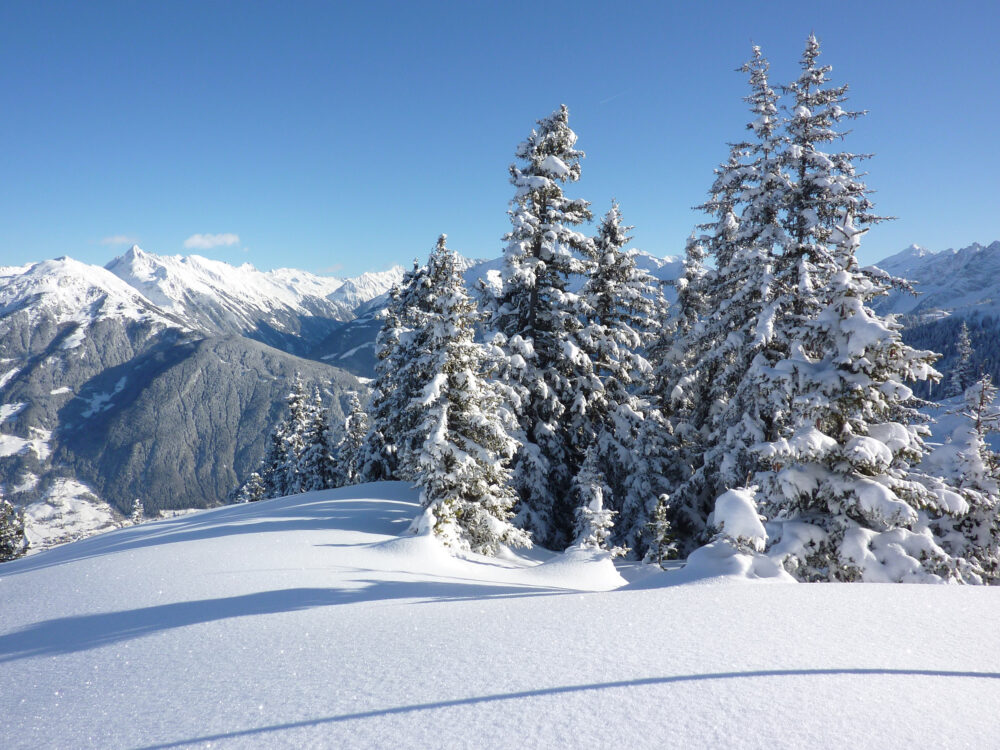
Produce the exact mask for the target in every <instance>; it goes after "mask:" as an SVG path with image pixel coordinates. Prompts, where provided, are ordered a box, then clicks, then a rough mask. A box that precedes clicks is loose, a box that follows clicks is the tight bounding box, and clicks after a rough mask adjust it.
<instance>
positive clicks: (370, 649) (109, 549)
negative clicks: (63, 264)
mask: <svg viewBox="0 0 1000 750" xmlns="http://www.w3.org/2000/svg"><path fill="white" fill-rule="evenodd" d="M415 513H416V506H415V504H414V493H413V492H412V491H410V490H409V489H407V488H406V487H405V486H403V485H400V484H378V485H364V486H362V487H355V488H347V489H342V490H332V491H325V492H318V493H311V494H307V495H299V496H296V497H292V498H284V499H281V500H273V501H266V502H261V503H256V504H252V505H243V506H231V507H227V508H221V509H217V510H213V511H206V512H202V513H196V514H192V515H189V516H185V517H181V518H176V519H172V520H168V521H161V522H156V523H146V524H142V525H140V526H135V527H130V528H127V529H123V530H120V531H116V532H112V533H108V534H104V535H101V536H98V537H93V538H90V539H86V540H84V541H81V542H76V543H74V544H69V545H66V546H63V547H59V548H57V549H54V550H50V551H48V552H44V553H41V554H38V555H35V556H32V557H29V558H26V559H22V560H19V561H16V562H13V563H6V564H3V565H0V602H2V608H0V737H2V738H3V747H4V748H6V749H7V750H10V749H11V748H37V747H63V748H69V747H72V748H90V747H93V748H116V747H129V748H137V747H209V746H211V747H223V748H226V747H267V748H274V747H288V748H303V747H330V748H374V747H379V748H381V747H393V748H411V747H412V748H430V747H441V748H444V747H447V748H465V747H469V748H472V747H476V748H478V747H486V748H490V747H496V748H517V747H521V748H529V747H530V748H535V747H552V748H561V747H611V746H617V747H684V748H689V747H703V748H718V747H725V748H744V747H745V748H783V747H788V748H801V747H811V748H912V747H949V748H951V747H972V748H985V747H996V743H997V716H998V713H1000V629H998V628H997V626H996V623H997V622H998V620H1000V592H998V591H996V590H991V589H985V588H972V587H968V588H963V587H958V586H939V587H935V586H904V585H873V584H869V585H834V584H816V585H746V584H741V583H736V582H735V579H731V580H729V581H728V582H727V580H726V579H724V578H711V577H708V578H703V579H701V584H700V585H699V584H698V583H689V584H687V585H674V586H668V585H666V584H669V583H671V582H672V581H676V580H691V579H690V577H687V578H685V576H682V575H680V574H678V573H670V572H668V573H652V574H648V573H647V574H644V571H643V570H642V569H640V567H639V566H634V565H633V566H629V565H625V566H622V567H621V568H620V570H621V572H622V573H623V574H624V575H625V576H626V577H627V578H639V579H641V580H639V581H637V583H636V584H635V585H631V586H625V587H623V588H620V589H618V590H610V591H594V589H607V588H609V587H610V586H614V585H616V584H619V583H621V582H622V581H621V579H619V578H618V576H617V574H616V573H615V572H614V570H612V569H611V568H610V565H611V563H610V562H609V561H608V560H607V559H592V558H583V559H580V558H572V557H571V558H569V559H567V558H565V557H564V556H561V555H551V554H549V553H546V552H543V551H538V552H535V553H528V554H527V555H518V556H514V555H508V556H506V557H505V558H503V559H501V560H489V559H486V558H479V557H471V558H468V559H457V558H454V557H451V556H450V555H448V554H447V553H446V552H445V551H444V550H442V549H441V548H440V547H439V546H438V545H437V543H436V542H435V541H434V540H433V539H430V538H427V537H402V538H401V537H398V536H397V535H398V534H400V533H402V532H403V531H404V530H405V529H406V528H407V526H408V524H409V522H410V520H411V518H412V517H413V516H414V514H415ZM659 583H662V584H664V585H656V584H659Z"/></svg>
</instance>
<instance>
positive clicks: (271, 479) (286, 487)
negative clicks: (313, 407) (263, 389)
mask: <svg viewBox="0 0 1000 750" xmlns="http://www.w3.org/2000/svg"><path fill="white" fill-rule="evenodd" d="M285 402H286V404H287V406H288V416H286V417H285V419H284V420H282V421H281V422H279V423H278V425H277V426H276V427H275V429H274V432H273V433H271V441H270V445H269V447H268V450H267V453H266V454H265V456H264V461H263V471H262V472H261V479H262V480H263V483H264V494H265V495H266V496H267V497H285V496H286V495H295V494H298V493H299V492H303V491H304V489H303V479H304V477H303V475H302V471H301V465H300V461H301V458H302V455H303V452H304V450H305V447H306V443H305V436H306V433H307V431H308V427H309V423H310V421H311V420H310V417H311V414H310V409H309V405H308V404H307V403H306V393H305V386H304V385H303V384H302V379H301V378H300V377H299V376H298V375H296V376H295V381H294V382H293V384H292V390H291V392H289V394H288V396H287V397H286V399H285Z"/></svg>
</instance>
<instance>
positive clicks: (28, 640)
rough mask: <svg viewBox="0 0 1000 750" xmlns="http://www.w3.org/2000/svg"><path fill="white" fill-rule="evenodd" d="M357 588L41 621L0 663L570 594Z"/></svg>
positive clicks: (10, 639)
mask: <svg viewBox="0 0 1000 750" xmlns="http://www.w3.org/2000/svg"><path fill="white" fill-rule="evenodd" d="M357 583H358V584H359V587H358V588H352V589H327V588H294V589H280V590H276V591H261V592H257V593H253V594H244V595H242V596H231V597H224V598H217V599H202V600H198V601H190V602H174V603H171V604H160V605H156V606H153V607H141V608H139V609H127V610H123V611H119V612H102V613H99V614H88V615H74V616H69V617H59V618H55V619H52V620H44V621H42V622H38V623H34V624H32V625H28V626H26V627H24V628H21V629H20V630H16V631H14V632H11V633H7V634H5V635H0V663H4V662H9V661H15V660H18V659H27V658H31V657H35V656H58V655H61V654H71V653H75V652H78V651H86V650H89V649H93V648H99V647H101V646H107V645H111V644H115V643H120V642H123V641H129V640H132V639H135V638H141V637H143V636H147V635H152V634H154V633H158V632H162V631H167V630H172V629H174V628H181V627H186V626H188V625H199V624H201V623H206V622H214V621H218V620H226V619H229V618H233V617H246V616H250V615H272V614H281V613H284V612H297V611H300V610H305V609H313V608H316V607H329V606H334V605H341V604H354V603H358V602H366V601H372V600H391V599H422V600H427V601H431V602H438V601H465V600H470V599H477V600H479V599H499V598H513V597H524V596H551V595H554V594H565V593H569V592H567V590H566V589H556V588H548V587H542V586H495V585H490V584H484V583H478V582H477V583H466V582H462V581H460V580H453V581H384V580H359V581H357Z"/></svg>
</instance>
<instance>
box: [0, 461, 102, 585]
mask: <svg viewBox="0 0 1000 750" xmlns="http://www.w3.org/2000/svg"><path fill="white" fill-rule="evenodd" d="M24 516H25V525H24V531H25V535H26V536H27V538H28V541H29V542H30V543H31V547H30V548H29V550H28V553H29V554H33V553H36V552H39V551H41V550H44V549H48V548H49V547H54V546H56V545H59V544H64V543H66V542H71V541H74V540H77V539H82V538H84V537H89V536H92V535H94V534H99V533H101V532H103V531H108V530H110V529H113V528H116V527H117V521H116V520H115V515H114V511H112V510H111V506H109V505H108V504H107V503H105V502H102V501H100V500H98V499H97V497H96V496H95V495H94V493H93V492H92V491H91V489H90V488H89V487H88V486H87V485H85V484H83V483H82V482H79V481H77V480H75V479H66V478H60V479H56V480H55V481H53V482H52V484H51V485H50V486H49V487H48V488H47V489H46V491H45V492H44V494H43V495H42V497H41V499H39V500H37V501H35V502H33V503H30V504H29V505H28V506H27V507H26V508H25V509H24ZM5 572H6V571H5V570H4V569H0V576H2V575H3V574H4V573H5Z"/></svg>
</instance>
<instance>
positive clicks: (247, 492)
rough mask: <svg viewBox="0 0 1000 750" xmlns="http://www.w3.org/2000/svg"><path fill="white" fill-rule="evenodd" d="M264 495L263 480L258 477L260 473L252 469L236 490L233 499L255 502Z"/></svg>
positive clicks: (238, 501) (241, 501)
mask: <svg viewBox="0 0 1000 750" xmlns="http://www.w3.org/2000/svg"><path fill="white" fill-rule="evenodd" d="M265 497H266V495H265V491H264V482H263V480H262V479H261V478H260V474H259V473H258V472H256V471H253V472H250V476H249V477H247V479H246V481H245V482H243V484H242V485H240V487H239V489H237V490H236V493H235V496H234V500H235V502H237V503H255V502H257V501H258V500H263V499H264V498H265Z"/></svg>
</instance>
